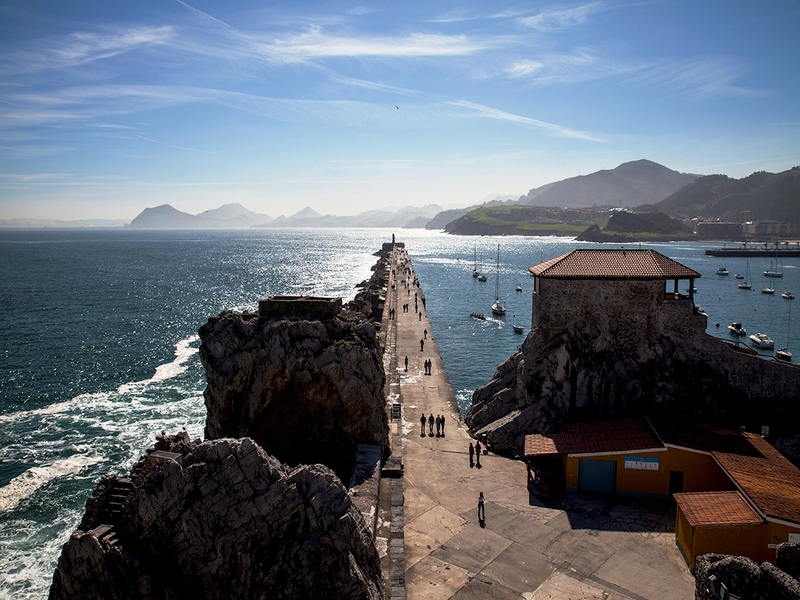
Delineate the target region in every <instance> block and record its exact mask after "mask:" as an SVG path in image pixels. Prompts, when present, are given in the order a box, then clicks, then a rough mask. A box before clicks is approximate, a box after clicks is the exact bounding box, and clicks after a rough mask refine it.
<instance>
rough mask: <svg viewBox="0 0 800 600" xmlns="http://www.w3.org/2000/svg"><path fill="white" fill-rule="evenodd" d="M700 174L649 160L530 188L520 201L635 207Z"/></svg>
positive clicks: (543, 203) (675, 190)
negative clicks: (676, 169)
mask: <svg viewBox="0 0 800 600" xmlns="http://www.w3.org/2000/svg"><path fill="white" fill-rule="evenodd" d="M698 177H700V175H692V174H690V173H679V172H678V171H673V170H672V169H668V168H667V167H665V166H663V165H660V164H658V163H655V162H653V161H650V160H644V159H642V160H635V161H631V162H626V163H623V164H621V165H619V166H618V167H617V168H615V169H611V170H602V171H597V172H595V173H591V174H589V175H579V176H578V177H570V178H569V179H564V180H562V181H558V182H555V183H548V184H547V185H543V186H541V187H538V188H534V189H532V190H530V191H529V192H528V193H527V194H525V195H524V196H521V197H520V199H519V201H520V203H521V204H527V205H528V206H561V207H567V206H592V205H597V206H603V205H605V206H616V207H623V208H624V207H628V208H631V207H634V206H639V205H641V204H653V203H656V202H659V201H661V200H663V199H664V198H666V197H667V196H669V195H670V194H672V193H674V192H677V191H678V190H679V189H681V188H682V187H683V186H685V185H688V184H690V183H692V182H693V181H694V180H695V179H697V178H698Z"/></svg>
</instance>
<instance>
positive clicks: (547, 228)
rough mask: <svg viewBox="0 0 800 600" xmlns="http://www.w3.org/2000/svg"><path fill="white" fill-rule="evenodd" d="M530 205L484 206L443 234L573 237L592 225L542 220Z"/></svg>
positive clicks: (457, 220) (450, 224)
mask: <svg viewBox="0 0 800 600" xmlns="http://www.w3.org/2000/svg"><path fill="white" fill-rule="evenodd" d="M540 212H541V211H540V210H538V209H536V208H535V207H530V206H520V205H512V206H487V207H482V208H476V209H475V210H471V211H469V212H468V213H467V214H466V215H464V216H462V217H460V218H459V219H456V220H455V221H453V222H451V223H448V224H447V227H445V231H447V232H448V233H453V234H456V235H553V236H573V235H577V234H579V233H581V232H582V231H584V230H585V229H586V227H587V226H588V225H590V224H591V222H576V223H559V222H556V221H552V220H546V219H542V218H541V217H539V216H538V215H539V214H540Z"/></svg>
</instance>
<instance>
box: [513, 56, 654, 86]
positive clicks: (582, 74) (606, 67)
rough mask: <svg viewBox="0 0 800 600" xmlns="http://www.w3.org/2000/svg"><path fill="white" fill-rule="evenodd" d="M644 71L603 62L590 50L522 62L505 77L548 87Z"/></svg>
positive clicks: (605, 60)
mask: <svg viewBox="0 0 800 600" xmlns="http://www.w3.org/2000/svg"><path fill="white" fill-rule="evenodd" d="M642 68H644V67H643V66H642V65H640V64H628V63H624V62H620V61H613V60H607V59H604V58H600V57H598V56H596V55H594V54H593V53H591V52H590V51H589V50H576V51H575V52H572V53H570V54H545V55H542V56H541V57H539V58H536V59H528V58H526V59H521V60H518V61H516V62H514V63H513V64H512V65H510V66H509V67H507V68H506V69H505V73H506V75H507V76H508V77H510V78H511V79H527V80H529V81H532V82H534V83H538V84H543V85H546V84H570V83H577V82H581V81H590V80H593V79H600V78H604V77H612V76H619V75H627V74H630V73H633V72H636V71H639V70H641V69H642Z"/></svg>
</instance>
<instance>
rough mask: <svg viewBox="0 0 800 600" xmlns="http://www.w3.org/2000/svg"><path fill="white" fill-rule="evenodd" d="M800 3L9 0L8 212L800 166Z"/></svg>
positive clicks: (3, 169) (4, 26)
mask: <svg viewBox="0 0 800 600" xmlns="http://www.w3.org/2000/svg"><path fill="white" fill-rule="evenodd" d="M798 32H800V2H798V1H797V0H767V1H765V2H752V1H738V0H726V1H705V0H704V1H702V2H697V1H670V0H664V1H653V2H651V1H646V0H645V1H636V0H634V1H630V2H616V1H598V2H583V3H581V2H574V3H562V2H474V1H471V2H436V1H427V2H415V1H405V2H392V3H389V2H381V3H358V2H324V3H323V2H310V1H309V2H248V1H232V2H225V3H222V2H209V1H190V2H182V1H180V0H172V1H169V0H158V1H153V2H150V1H145V0H140V1H137V2H108V1H102V2H100V1H92V0H86V1H80V2H78V1H76V2H42V1H36V0H12V1H3V2H0V218H15V217H36V218H59V219H77V218H92V217H97V218H124V219H131V218H133V217H134V216H136V215H137V214H138V213H139V212H141V210H142V209H144V208H145V207H148V206H156V205H159V204H164V203H169V204H172V205H173V206H175V207H176V208H178V209H180V210H184V211H187V212H191V213H198V212H201V211H203V210H208V209H211V208H216V207H218V206H220V205H221V204H224V203H227V202H240V203H242V204H243V205H245V206H246V207H247V208H249V209H251V210H254V211H257V212H262V213H267V214H269V215H271V216H273V217H274V216H278V215H280V214H285V215H289V214H292V213H294V212H296V211H297V210H300V209H302V208H303V207H304V206H307V205H309V206H311V207H313V208H314V209H315V210H317V211H318V212H320V213H323V214H339V215H345V214H355V213H358V212H362V211H365V210H369V209H372V208H378V207H383V206H395V207H397V206H405V205H419V206H421V205H424V204H430V203H436V204H440V205H443V206H449V207H452V206H467V205H469V204H473V203H476V202H478V201H480V200H482V199H484V198H485V197H486V196H488V195H490V194H515V195H519V194H523V193H526V192H527V191H528V190H529V189H530V188H533V187H537V186H540V185H543V184H545V183H549V182H552V181H557V180H560V179H564V178H567V177H572V176H575V175H580V174H587V173H590V172H593V171H596V170H599V169H603V168H613V167H615V166H617V165H618V164H620V163H622V162H626V161H629V160H636V159H639V158H647V159H650V160H654V161H656V162H659V163H661V164H663V165H665V166H667V167H669V168H671V169H675V170H678V171H683V172H693V173H700V174H711V173H724V174H727V175H730V176H732V177H742V176H745V175H748V174H750V173H751V172H753V171H758V170H767V171H772V172H777V171H782V170H785V169H788V168H791V167H792V166H795V165H799V164H800V34H799V33H798Z"/></svg>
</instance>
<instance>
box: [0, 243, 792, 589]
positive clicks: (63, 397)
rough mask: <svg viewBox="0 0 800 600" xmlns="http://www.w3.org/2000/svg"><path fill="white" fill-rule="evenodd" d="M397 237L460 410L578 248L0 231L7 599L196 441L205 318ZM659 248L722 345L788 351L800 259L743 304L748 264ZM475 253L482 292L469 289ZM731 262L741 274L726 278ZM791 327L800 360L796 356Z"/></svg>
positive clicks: (0, 565)
mask: <svg viewBox="0 0 800 600" xmlns="http://www.w3.org/2000/svg"><path fill="white" fill-rule="evenodd" d="M393 232H394V233H396V234H397V239H398V241H403V242H405V243H406V245H407V249H408V251H409V254H410V255H411V258H412V260H413V262H414V265H415V268H416V270H417V274H418V276H419V278H420V281H421V284H422V286H423V289H424V291H425V294H426V298H427V309H428V315H429V318H430V320H431V325H432V329H433V333H434V335H435V336H436V338H437V341H438V344H439V348H440V351H441V353H442V357H443V359H444V362H445V365H446V367H447V370H448V373H449V375H450V380H451V382H452V384H453V389H454V390H455V392H456V396H457V398H458V401H459V404H460V405H461V406H462V409H463V408H465V407H466V406H468V404H469V401H470V397H471V394H472V391H473V390H474V389H475V388H476V387H478V386H480V385H482V384H484V383H486V382H487V381H488V380H489V379H490V378H491V376H492V373H493V372H494V370H495V368H496V367H497V365H498V364H499V363H500V362H502V361H503V360H505V359H506V358H507V357H508V356H510V355H511V354H512V353H513V352H515V350H516V349H517V347H518V346H519V345H520V344H521V343H522V340H523V338H524V336H522V335H519V334H515V333H514V332H513V330H512V328H511V325H512V324H514V323H519V324H521V325H524V326H525V332H526V333H527V332H528V330H529V328H530V313H531V300H530V294H531V287H532V280H531V278H530V277H529V276H528V273H527V268H528V267H529V266H530V265H532V264H535V263H537V262H540V261H541V260H543V259H547V258H550V257H552V256H555V255H557V254H560V253H562V252H565V251H567V250H569V249H572V248H574V247H576V246H579V245H581V244H576V243H575V242H572V241H570V240H567V239H554V238H516V237H511V238H493V237H481V238H465V237H452V236H447V235H444V234H441V233H438V232H426V231H420V230H394V231H393V230H388V229H386V230H381V229H346V230H338V229H337V230H329V229H327V230H326V229H284V230H263V231H253V230H237V231H136V230H99V231H96V230H67V231H63V230H0V258H1V259H2V260H0V302H1V305H2V307H3V311H2V312H0V598H15V599H16V598H39V599H41V598H46V596H47V590H48V588H49V585H50V581H51V578H52V572H53V569H54V567H55V562H56V560H57V558H58V554H59V552H60V548H61V545H62V544H63V543H64V542H65V541H66V539H67V538H68V537H69V534H70V532H71V531H72V530H73V529H74V528H75V526H76V524H77V523H78V521H79V520H80V517H81V515H82V513H83V508H84V504H85V502H86V498H87V497H88V495H89V494H90V493H91V491H92V489H94V487H95V485H96V483H97V481H98V480H99V479H100V477H101V476H102V475H103V474H104V473H107V472H110V471H118V472H124V471H126V470H127V469H128V468H130V466H131V465H132V463H133V461H134V460H135V459H136V458H137V457H138V456H139V455H140V454H141V453H142V451H143V450H144V449H145V448H146V447H148V446H149V445H151V444H152V442H153V441H154V437H155V435H156V433H158V432H160V431H162V430H166V431H168V432H173V431H178V430H180V429H181V428H183V427H185V428H186V429H187V430H188V431H189V432H190V434H191V435H192V436H193V437H201V436H202V431H203V423H204V419H205V408H204V406H203V399H202V391H203V388H204V385H205V382H204V373H203V369H202V366H201V364H200V360H199V358H198V355H197V347H198V345H199V339H198V337H197V333H196V332H197V329H198V328H199V327H200V326H201V325H202V324H203V323H204V322H205V321H206V319H207V318H208V316H209V315H212V314H217V313H219V312H221V311H223V310H242V309H251V310H252V309H255V307H256V305H257V302H258V299H259V298H262V297H264V296H267V295H270V294H291V295H297V294H313V295H324V296H342V297H343V298H344V299H345V300H349V299H351V298H352V297H353V295H354V293H355V290H354V286H355V285H356V284H357V283H359V282H361V281H363V280H364V279H367V278H368V277H369V276H370V275H371V270H370V267H372V265H373V264H374V263H375V260H376V259H375V257H374V256H373V253H374V252H375V251H376V250H377V249H378V248H379V247H380V245H381V244H382V243H383V242H384V241H389V240H390V239H391V234H392V233H393ZM498 243H499V244H500V268H499V281H500V290H499V295H500V297H501V299H503V300H504V301H505V302H506V305H507V307H508V313H507V315H506V316H505V317H504V318H499V319H498V318H493V317H492V316H491V310H490V307H491V304H492V302H493V301H494V295H495V277H496V273H497V269H496V259H497V244H498ZM583 245H584V246H591V245H588V244H583ZM628 247H637V246H632V245H631V246H628ZM653 247H655V248H656V249H657V250H659V251H660V252H662V253H664V254H666V255H668V256H670V257H672V258H675V259H677V260H679V261H680V262H682V263H684V264H686V265H687V266H689V267H692V268H693V269H696V270H697V271H699V272H700V273H702V275H703V277H702V278H701V279H700V280H699V281H698V282H697V284H696V286H697V288H698V292H697V302H698V303H699V304H701V305H702V306H703V307H704V308H705V309H706V311H707V312H708V314H709V333H710V334H712V335H718V336H720V337H724V338H728V334H727V325H728V324H729V323H730V322H732V321H741V322H743V323H744V325H745V327H747V329H748V330H749V332H756V331H763V332H765V333H767V334H769V335H770V336H771V337H773V338H774V339H775V341H776V347H783V346H785V345H786V340H787V325H788V323H789V322H788V320H787V319H788V312H789V306H790V305H791V304H792V302H791V301H788V300H784V299H782V298H781V297H780V292H781V291H783V289H784V288H788V289H790V290H793V291H794V292H796V293H800V274H798V269H797V267H798V266H800V259H792V260H791V261H784V263H783V268H784V272H785V275H784V277H783V279H776V280H774V281H775V288H776V295H775V296H766V295H763V294H761V293H760V292H759V291H758V290H760V288H761V287H762V284H763V281H764V280H763V278H762V275H761V273H762V271H763V270H764V269H766V268H768V267H769V263H770V261H769V259H751V260H750V271H751V273H752V275H753V286H754V289H755V290H756V291H754V292H744V291H741V290H739V289H737V287H736V283H738V282H737V281H736V280H735V279H734V278H733V274H734V273H737V272H742V273H744V271H745V261H744V259H727V260H721V259H715V258H708V257H705V256H704V255H703V251H704V250H705V249H706V248H708V247H711V246H710V245H701V244H660V245H655V246H653ZM476 256H477V258H478V262H479V265H478V267H479V269H480V270H482V271H484V272H486V274H487V278H488V281H487V282H485V283H482V282H478V281H476V280H475V279H474V278H473V277H472V276H471V271H472V268H473V266H474V263H475V257H476ZM722 265H725V266H726V267H727V268H728V269H729V270H730V272H731V275H729V276H728V277H722V276H717V275H715V272H716V270H717V268H718V267H719V266H722ZM517 285H521V286H522V288H523V291H522V292H516V291H515V288H516V286H517ZM472 312H480V313H483V314H485V315H486V316H487V319H486V321H476V320H475V319H472V318H470V316H469V315H470V313H472ZM798 312H800V311H798ZM798 316H800V315H798ZM792 321H793V324H792V327H791V329H790V335H791V338H790V339H789V347H790V349H794V350H795V351H796V355H797V356H798V357H800V327H795V326H794V315H793V316H792ZM716 322H719V323H720V327H719V328H716V327H714V324H715V323H716ZM764 356H768V353H764Z"/></svg>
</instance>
